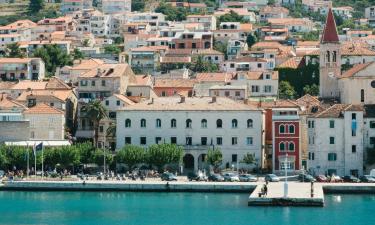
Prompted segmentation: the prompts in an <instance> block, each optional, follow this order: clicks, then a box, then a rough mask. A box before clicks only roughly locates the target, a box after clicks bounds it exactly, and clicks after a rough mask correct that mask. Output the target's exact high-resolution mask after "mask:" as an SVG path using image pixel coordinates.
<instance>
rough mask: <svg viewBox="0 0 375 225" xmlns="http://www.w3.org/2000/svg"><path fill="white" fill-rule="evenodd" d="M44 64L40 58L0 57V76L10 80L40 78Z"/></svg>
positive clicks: (43, 71) (42, 76)
mask: <svg viewBox="0 0 375 225" xmlns="http://www.w3.org/2000/svg"><path fill="white" fill-rule="evenodd" d="M44 76H45V65H44V62H43V60H42V59H40V58H0V78H1V80H3V81H6V80H10V81H15V80H42V79H43V78H44Z"/></svg>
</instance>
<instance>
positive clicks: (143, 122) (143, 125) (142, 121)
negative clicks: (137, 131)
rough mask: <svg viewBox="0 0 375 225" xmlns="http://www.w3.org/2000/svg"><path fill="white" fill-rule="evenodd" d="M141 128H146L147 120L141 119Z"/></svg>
mask: <svg viewBox="0 0 375 225" xmlns="http://www.w3.org/2000/svg"><path fill="white" fill-rule="evenodd" d="M141 127H146V120H145V119H141Z"/></svg>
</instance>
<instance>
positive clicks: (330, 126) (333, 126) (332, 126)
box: [329, 120, 335, 128]
mask: <svg viewBox="0 0 375 225" xmlns="http://www.w3.org/2000/svg"><path fill="white" fill-rule="evenodd" d="M329 128H335V121H334V120H330V121H329Z"/></svg>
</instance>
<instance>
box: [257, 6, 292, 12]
mask: <svg viewBox="0 0 375 225" xmlns="http://www.w3.org/2000/svg"><path fill="white" fill-rule="evenodd" d="M260 12H261V13H281V12H283V13H289V10H288V9H287V8H284V7H276V6H266V7H263V8H262V9H261V10H260Z"/></svg>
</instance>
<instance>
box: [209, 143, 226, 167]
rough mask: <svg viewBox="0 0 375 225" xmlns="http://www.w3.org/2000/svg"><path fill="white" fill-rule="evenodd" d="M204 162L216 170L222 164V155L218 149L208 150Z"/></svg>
mask: <svg viewBox="0 0 375 225" xmlns="http://www.w3.org/2000/svg"><path fill="white" fill-rule="evenodd" d="M206 162H207V163H208V164H210V165H211V166H213V167H214V170H217V169H218V168H219V166H220V165H221V164H222V163H223V154H222V153H221V151H220V149H219V148H214V149H209V150H208V152H207V157H206Z"/></svg>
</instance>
